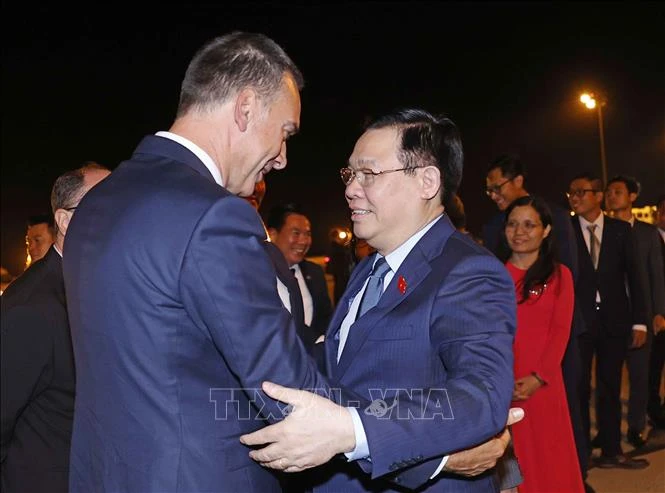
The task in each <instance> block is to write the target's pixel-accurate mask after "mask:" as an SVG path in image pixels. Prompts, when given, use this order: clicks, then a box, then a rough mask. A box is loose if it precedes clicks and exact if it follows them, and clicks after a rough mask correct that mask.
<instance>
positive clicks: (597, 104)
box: [580, 92, 607, 185]
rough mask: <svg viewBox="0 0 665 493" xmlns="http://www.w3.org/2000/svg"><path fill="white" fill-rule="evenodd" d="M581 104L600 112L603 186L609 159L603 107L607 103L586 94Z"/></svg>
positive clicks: (599, 126) (581, 98)
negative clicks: (606, 151) (606, 150)
mask: <svg viewBox="0 0 665 493" xmlns="http://www.w3.org/2000/svg"><path fill="white" fill-rule="evenodd" d="M580 102H581V103H582V104H584V106H586V107H587V108H588V109H590V110H592V109H594V108H595V109H596V110H597V112H598V131H599V133H600V165H601V166H602V172H603V185H606V184H607V158H606V157H605V132H604V129H603V106H605V104H607V101H606V100H605V99H604V98H603V99H597V96H596V95H594V94H593V93H586V92H585V93H584V94H582V95H581V96H580Z"/></svg>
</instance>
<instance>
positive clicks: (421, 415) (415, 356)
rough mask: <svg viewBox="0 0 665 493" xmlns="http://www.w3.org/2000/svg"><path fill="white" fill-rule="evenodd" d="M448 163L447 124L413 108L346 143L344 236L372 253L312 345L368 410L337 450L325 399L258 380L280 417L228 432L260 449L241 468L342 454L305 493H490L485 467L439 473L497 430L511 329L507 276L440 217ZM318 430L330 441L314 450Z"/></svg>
mask: <svg viewBox="0 0 665 493" xmlns="http://www.w3.org/2000/svg"><path fill="white" fill-rule="evenodd" d="M462 163H463V153H462V144H461V139H460V137H459V133H458V130H457V128H456V126H455V125H454V123H453V122H452V121H451V120H449V119H447V118H436V117H434V116H432V115H430V114H429V113H427V112H425V111H422V110H404V111H400V112H396V113H394V114H390V115H388V116H386V117H383V118H381V119H379V120H377V121H375V122H374V123H373V124H371V125H370V126H369V127H368V129H367V131H366V132H365V133H364V134H363V135H362V136H361V137H360V139H359V140H358V142H357V143H356V146H355V149H354V150H353V154H352V155H351V157H350V159H349V165H348V167H346V168H343V169H342V170H341V176H342V180H343V182H344V184H345V185H346V193H345V195H346V199H347V202H348V204H349V208H350V212H351V219H352V221H353V225H354V233H355V234H356V235H357V236H358V237H360V238H364V239H366V240H367V242H368V243H369V244H370V245H371V246H372V247H374V248H376V249H377V253H376V254H375V255H371V256H369V257H367V258H366V259H365V260H364V261H362V262H361V263H360V264H359V265H358V267H357V268H356V269H355V271H354V273H353V275H352V276H351V279H350V281H349V284H348V285H347V289H346V292H345V293H344V295H343V296H342V298H341V299H340V302H339V303H338V305H337V309H336V311H335V313H334V315H333V318H332V321H331V323H330V326H329V328H328V331H327V334H326V341H325V346H326V363H327V373H328V375H329V376H330V377H332V378H334V379H335V380H336V381H338V382H339V383H340V384H341V385H342V386H343V387H345V388H348V389H350V390H351V391H353V392H355V393H356V394H358V395H360V396H361V397H363V398H364V399H365V400H366V401H369V402H370V403H371V404H370V405H369V406H364V405H363V404H361V405H360V406H359V408H358V409H357V410H355V411H356V412H355V413H354V414H353V417H354V428H355V437H356V441H355V447H354V448H353V449H346V448H345V445H346V444H348V443H349V440H348V439H347V437H346V434H347V433H349V432H348V431H346V430H344V429H342V428H340V427H339V426H336V425H335V421H336V420H335V419H334V417H335V416H336V415H337V416H341V415H342V413H341V412H338V413H337V414H335V411H334V406H335V405H334V404H331V403H330V402H329V401H325V400H324V399H321V398H318V397H317V396H313V395H311V394H307V393H306V392H304V391H294V390H292V389H285V388H283V387H280V386H274V385H272V384H267V385H266V386H265V387H264V388H265V389H266V391H267V392H268V393H269V394H270V395H272V396H274V397H276V398H279V399H280V400H282V401H284V402H287V403H289V404H293V405H294V409H293V411H292V412H291V414H290V415H289V417H288V418H287V419H286V420H284V421H283V422H281V423H278V424H276V425H274V426H271V427H268V428H265V429H263V430H260V431H258V432H256V433H254V434H251V435H248V436H244V437H242V440H243V442H244V443H247V444H252V445H260V444H265V443H268V444H269V445H267V446H266V447H265V448H263V449H261V450H255V451H252V452H251V456H252V457H253V458H254V459H255V460H257V461H258V462H260V463H262V464H263V465H264V466H266V467H269V468H276V469H282V470H286V471H287V472H295V471H300V470H302V469H305V468H308V467H311V466H313V465H317V464H319V463H321V461H322V459H325V458H326V456H329V455H330V453H331V452H333V453H338V454H342V453H344V454H345V455H346V457H342V458H340V459H335V460H334V461H332V462H331V463H330V464H328V465H327V466H325V467H324V468H322V469H320V470H316V472H315V473H314V474H312V476H313V477H314V479H315V485H314V489H315V491H370V490H371V491H389V490H390V489H391V488H392V487H393V484H391V482H392V483H398V486H400V487H408V488H424V489H425V490H426V491H456V492H472V491H478V492H480V491H483V492H485V491H495V490H496V491H498V484H497V482H496V478H495V477H494V476H493V475H492V474H491V473H486V474H480V475H478V472H479V471H477V470H473V471H467V472H468V473H469V474H468V476H466V477H465V476H461V475H457V474H453V473H451V471H458V472H459V471H460V469H462V468H461V467H460V465H459V462H458V459H459V457H454V456H450V457H449V454H452V453H453V452H456V451H460V450H464V449H467V448H469V447H471V446H473V445H475V444H478V443H481V442H483V441H485V440H488V439H489V438H490V437H493V436H495V435H496V434H497V433H499V432H500V431H501V430H502V429H503V427H504V423H505V421H506V416H507V414H508V407H509V404H510V400H511V396H512V388H513V373H512V365H513V355H512V342H513V335H514V331H515V324H516V320H515V295H514V286H513V283H512V281H511V279H510V277H509V276H508V273H507V271H506V270H505V268H504V267H503V265H501V263H500V262H499V261H498V260H496V258H495V257H494V256H493V255H491V254H490V253H489V252H488V251H487V250H485V249H484V248H482V247H480V246H478V245H477V244H476V243H475V242H474V241H473V240H471V239H469V238H468V236H467V235H464V234H461V233H459V232H457V231H456V230H455V228H454V227H453V225H452V224H451V223H450V221H449V220H448V218H447V217H446V215H445V214H444V207H443V204H444V203H446V202H447V200H448V198H449V197H450V196H451V195H452V194H453V193H455V191H456V190H457V188H458V186H459V183H460V180H461V177H462ZM527 419H528V417H527ZM518 426H519V425H518ZM328 436H336V437H337V439H338V445H339V446H338V447H337V448H336V449H335V448H328V449H327V450H325V453H324V452H323V451H322V450H321V449H322V448H323V446H322V445H321V443H322V442H325V441H326V440H325V439H326V438H327V437H328ZM358 437H360V439H358ZM353 462H356V463H357V465H359V466H360V467H357V465H356V464H354V463H353ZM398 471H399V474H398V475H396V473H397V472H398Z"/></svg>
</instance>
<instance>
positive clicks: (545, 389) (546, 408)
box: [505, 196, 584, 493]
mask: <svg viewBox="0 0 665 493" xmlns="http://www.w3.org/2000/svg"><path fill="white" fill-rule="evenodd" d="M505 234H506V240H507V241H508V246H509V247H510V250H511V251H510V254H509V255H510V256H509V258H508V259H507V262H506V268H507V269H508V272H510V275H511V276H512V278H513V281H514V283H515V290H516V294H517V303H518V305H517V333H516V334H515V342H514V346H513V348H514V353H515V366H514V370H515V389H514V391H513V406H519V407H522V408H523V409H524V412H525V417H524V420H523V421H522V422H520V423H518V424H516V425H514V426H513V427H512V435H513V444H514V448H515V455H516V456H517V460H518V461H519V464H520V468H521V469H522V474H523V475H524V482H523V483H522V484H521V485H520V486H519V488H518V490H519V492H520V493H545V492H565V493H575V492H580V493H581V492H584V485H583V482H582V475H581V472H580V468H579V464H578V460H577V452H576V449H575V442H574V438H573V431H572V427H571V424H570V415H569V414H568V404H567V401H566V392H565V389H564V385H563V377H562V375H561V359H562V358H563V353H564V351H565V349H566V344H567V343H568V338H569V336H570V324H571V319H572V316H573V303H574V301H573V299H574V289H573V280H572V276H571V274H570V271H569V270H568V269H567V268H566V266H564V265H561V264H559V263H558V262H556V260H555V255H554V252H553V245H554V242H553V238H552V234H553V231H552V214H551V213H550V211H549V209H548V207H547V205H546V204H545V203H544V201H542V199H539V198H537V197H534V196H527V197H522V198H519V199H517V200H516V201H514V202H513V203H512V204H511V205H510V207H509V208H508V209H507V211H506V224H505Z"/></svg>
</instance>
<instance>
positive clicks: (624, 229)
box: [603, 216, 631, 233]
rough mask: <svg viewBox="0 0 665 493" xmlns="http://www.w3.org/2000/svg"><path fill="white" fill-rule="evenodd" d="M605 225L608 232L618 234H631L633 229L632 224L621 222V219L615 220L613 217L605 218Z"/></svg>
mask: <svg viewBox="0 0 665 493" xmlns="http://www.w3.org/2000/svg"><path fill="white" fill-rule="evenodd" d="M604 221H605V225H604V226H603V227H605V228H607V229H608V230H611V231H612V230H613V231H617V232H618V233H630V231H631V227H630V223H628V222H626V221H621V220H619V219H614V218H613V217H609V216H605V219H604Z"/></svg>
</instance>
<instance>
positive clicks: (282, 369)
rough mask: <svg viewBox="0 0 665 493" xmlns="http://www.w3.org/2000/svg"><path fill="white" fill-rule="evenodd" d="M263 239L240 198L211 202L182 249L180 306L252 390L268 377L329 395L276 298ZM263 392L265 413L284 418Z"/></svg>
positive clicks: (279, 382)
mask: <svg viewBox="0 0 665 493" xmlns="http://www.w3.org/2000/svg"><path fill="white" fill-rule="evenodd" d="M264 238H265V232H264V231H263V228H262V227H261V224H260V222H259V219H258V216H257V215H256V212H255V211H254V210H253V209H252V208H251V207H250V206H249V205H248V204H246V203H245V202H244V201H242V200H240V199H238V198H236V197H227V198H225V199H221V200H219V201H217V202H216V203H214V204H213V205H212V206H211V208H210V209H209V210H208V211H207V212H206V213H205V214H204V216H203V217H202V218H201V219H200V221H199V224H198V225H197V227H196V229H195V231H194V232H193V234H192V238H191V240H190V244H189V247H188V249H187V252H186V254H185V259H184V262H183V265H182V271H181V276H180V279H181V281H180V289H181V293H182V298H183V300H184V304H185V308H186V310H187V311H188V313H189V314H190V316H191V317H192V319H193V320H194V322H195V323H196V325H197V326H198V327H199V328H200V329H201V330H203V331H204V332H206V333H207V334H209V336H210V338H211V340H212V341H213V343H214V344H215V346H216V347H217V349H218V350H219V352H220V354H221V357H222V358H223V359H224V362H225V363H226V364H227V365H228V366H229V368H230V369H231V371H232V372H233V373H234V374H235V375H236V376H237V378H238V379H239V381H240V383H241V384H242V385H243V388H246V389H250V391H254V389H260V388H261V383H262V382H263V381H265V380H271V381H273V382H275V383H278V384H280V385H284V386H286V387H294V388H299V389H307V390H316V391H319V393H324V394H328V396H329V395H331V394H332V393H329V388H328V385H327V383H326V381H325V379H324V377H322V376H321V374H319V373H318V372H317V370H316V365H315V363H314V361H313V360H312V359H311V358H310V357H309V356H308V355H307V353H306V351H305V348H304V347H303V344H302V342H301V341H300V339H299V338H298V336H297V334H296V329H295V326H294V323H293V320H292V319H291V316H290V315H289V312H288V311H287V310H286V309H285V308H284V307H283V305H282V303H281V301H280V298H279V295H278V293H277V288H276V285H275V276H276V273H275V270H274V267H273V266H272V263H271V262H270V260H269V258H268V256H267V254H266V252H265V250H264V246H263V241H264ZM261 395H262V397H263V399H264V402H265V406H264V407H263V410H262V414H263V415H264V416H265V417H266V418H268V419H269V420H270V421H277V420H279V419H281V418H282V417H283V414H282V411H281V409H280V407H279V406H278V405H277V403H276V402H275V401H273V400H271V399H270V398H268V397H267V396H266V395H265V394H261Z"/></svg>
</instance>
